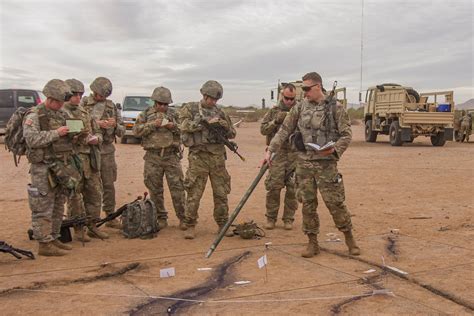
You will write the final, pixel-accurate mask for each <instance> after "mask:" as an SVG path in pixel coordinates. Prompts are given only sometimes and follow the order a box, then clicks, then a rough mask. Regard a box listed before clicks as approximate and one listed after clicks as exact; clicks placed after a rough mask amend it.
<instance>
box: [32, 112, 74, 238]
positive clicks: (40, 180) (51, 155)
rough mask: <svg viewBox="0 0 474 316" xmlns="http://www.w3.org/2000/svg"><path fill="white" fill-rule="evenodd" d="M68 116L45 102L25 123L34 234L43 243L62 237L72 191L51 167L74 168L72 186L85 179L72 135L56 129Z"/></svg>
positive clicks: (72, 169)
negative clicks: (78, 164) (58, 179)
mask: <svg viewBox="0 0 474 316" xmlns="http://www.w3.org/2000/svg"><path fill="white" fill-rule="evenodd" d="M66 118H67V114H66V113H65V112H64V111H63V110H62V109H60V110H57V111H54V110H51V109H48V108H46V107H45V105H44V103H41V104H39V105H38V106H36V107H34V108H32V110H31V112H30V113H29V114H28V115H27V116H26V118H25V121H24V123H23V135H24V137H25V140H26V144H27V146H28V152H27V157H28V161H29V162H30V163H31V168H30V174H31V184H30V185H28V199H29V204H30V208H31V212H32V214H31V221H32V226H33V227H32V228H33V236H34V238H35V239H36V240H37V241H39V242H40V243H49V242H51V241H54V240H56V239H57V238H59V236H60V229H61V223H62V219H63V213H64V203H65V199H66V194H69V193H70V191H66V190H65V187H64V186H62V185H61V184H59V183H58V182H57V181H56V179H55V176H53V175H52V174H51V170H50V169H52V168H53V167H52V166H53V165H55V166H60V168H61V172H63V170H64V168H68V169H69V171H71V172H73V173H72V174H71V175H72V177H71V179H70V181H71V184H72V186H71V187H69V188H68V189H76V188H77V187H78V184H79V182H80V181H81V178H80V172H79V170H80V166H77V160H76V161H74V159H75V157H74V153H73V145H72V142H71V140H70V139H69V137H68V136H62V137H60V136H59V134H58V132H57V131H56V129H57V128H59V127H61V126H65V125H66ZM78 167H79V168H78Z"/></svg>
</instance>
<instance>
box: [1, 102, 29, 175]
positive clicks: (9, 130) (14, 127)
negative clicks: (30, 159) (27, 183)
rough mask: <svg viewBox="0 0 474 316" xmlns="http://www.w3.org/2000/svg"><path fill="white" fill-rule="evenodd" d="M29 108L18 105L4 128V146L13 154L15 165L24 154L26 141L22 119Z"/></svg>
mask: <svg viewBox="0 0 474 316" xmlns="http://www.w3.org/2000/svg"><path fill="white" fill-rule="evenodd" d="M30 111H31V109H27V108H24V107H19V108H18V109H17V110H16V111H15V113H13V115H12V116H11V117H10V119H9V120H8V123H7V127H6V130H5V148H6V149H8V151H10V152H11V153H12V154H13V161H14V162H15V166H18V163H19V162H20V157H21V156H23V155H25V154H26V141H25V138H24V137H23V120H24V118H25V116H26V115H27V114H28V113H30Z"/></svg>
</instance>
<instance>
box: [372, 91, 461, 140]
mask: <svg viewBox="0 0 474 316" xmlns="http://www.w3.org/2000/svg"><path fill="white" fill-rule="evenodd" d="M364 122H365V141H366V142H371V143H373V142H375V141H376V140H377V135H378V134H384V135H389V138H390V144H391V145H392V146H401V145H402V144H403V143H411V142H413V140H414V139H415V138H416V137H418V136H426V137H430V139H431V144H432V145H433V146H444V144H445V143H446V141H447V140H449V141H451V140H453V123H454V100H453V91H439V92H428V93H421V94H419V93H418V92H417V91H415V90H414V89H413V88H411V87H404V86H401V85H399V84H394V83H385V84H381V85H378V86H375V87H370V88H368V89H367V93H366V96H365V104H364Z"/></svg>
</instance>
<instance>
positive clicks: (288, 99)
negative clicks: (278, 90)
mask: <svg viewBox="0 0 474 316" xmlns="http://www.w3.org/2000/svg"><path fill="white" fill-rule="evenodd" d="M283 99H285V100H286V101H293V100H294V99H295V97H293V98H290V97H285V96H283Z"/></svg>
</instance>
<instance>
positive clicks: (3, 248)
mask: <svg viewBox="0 0 474 316" xmlns="http://www.w3.org/2000/svg"><path fill="white" fill-rule="evenodd" d="M0 252H4V253H9V254H11V255H12V256H13V257H15V258H17V259H21V258H22V257H21V255H23V256H25V257H28V258H30V259H33V260H34V259H35V255H34V254H33V253H32V252H31V251H29V250H23V249H19V248H15V247H13V246H12V245H9V244H7V243H6V242H4V241H0Z"/></svg>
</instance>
